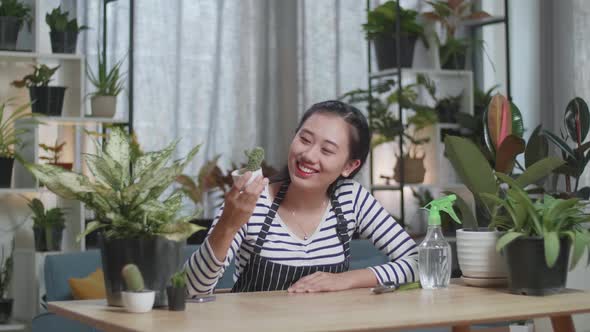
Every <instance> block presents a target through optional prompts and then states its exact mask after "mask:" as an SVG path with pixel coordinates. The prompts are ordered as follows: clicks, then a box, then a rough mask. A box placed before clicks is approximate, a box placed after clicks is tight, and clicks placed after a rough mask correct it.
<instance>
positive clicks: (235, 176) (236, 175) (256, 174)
mask: <svg viewBox="0 0 590 332" xmlns="http://www.w3.org/2000/svg"><path fill="white" fill-rule="evenodd" d="M244 173H246V169H245V168H241V169H236V170H235V171H233V172H231V176H232V178H233V180H234V183H236V182H237V181H238V179H239V178H240V176H242V175H244ZM259 176H260V177H262V176H264V175H263V174H262V168H259V169H257V170H255V171H254V172H252V176H250V178H249V179H248V182H246V184H245V185H244V186H247V185H249V184H250V183H252V181H254V179H256V178H257V177H259Z"/></svg>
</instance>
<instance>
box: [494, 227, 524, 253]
mask: <svg viewBox="0 0 590 332" xmlns="http://www.w3.org/2000/svg"><path fill="white" fill-rule="evenodd" d="M521 236H524V234H523V233H520V232H515V231H508V232H506V234H504V235H502V236H501V237H500V238H499V239H498V242H496V251H498V252H500V251H502V249H504V247H506V246H507V245H508V244H509V243H510V242H512V241H514V240H516V239H518V238H519V237H521Z"/></svg>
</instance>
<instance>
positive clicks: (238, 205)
mask: <svg viewBox="0 0 590 332" xmlns="http://www.w3.org/2000/svg"><path fill="white" fill-rule="evenodd" d="M251 176H252V172H246V173H244V175H242V176H241V177H240V178H239V179H238V180H237V181H235V182H234V185H233V186H232V188H231V189H230V191H229V192H228V193H227V194H225V206H224V207H223V213H222V214H221V217H220V218H219V224H223V227H226V228H229V229H231V230H234V231H235V232H237V231H238V230H239V229H240V227H242V225H244V224H246V223H247V222H248V220H249V219H250V216H252V213H253V212H254V209H255V208H256V202H257V201H258V197H260V193H262V191H263V190H264V187H265V186H266V185H267V184H268V179H267V178H263V177H261V176H259V177H257V178H256V179H254V181H252V182H251V183H250V184H248V185H246V183H247V182H248V180H249V179H250V177H251ZM218 226H219V225H218Z"/></svg>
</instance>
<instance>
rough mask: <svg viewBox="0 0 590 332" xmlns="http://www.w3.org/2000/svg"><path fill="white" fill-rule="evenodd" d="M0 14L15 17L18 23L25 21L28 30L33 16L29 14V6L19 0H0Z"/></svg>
mask: <svg viewBox="0 0 590 332" xmlns="http://www.w3.org/2000/svg"><path fill="white" fill-rule="evenodd" d="M0 16H10V17H16V18H17V19H18V25H19V26H20V25H22V24H23V23H25V22H26V23H27V24H28V25H29V30H30V28H31V22H32V21H33V17H32V16H31V6H29V5H26V4H24V3H21V2H19V1H18V0H1V1H0Z"/></svg>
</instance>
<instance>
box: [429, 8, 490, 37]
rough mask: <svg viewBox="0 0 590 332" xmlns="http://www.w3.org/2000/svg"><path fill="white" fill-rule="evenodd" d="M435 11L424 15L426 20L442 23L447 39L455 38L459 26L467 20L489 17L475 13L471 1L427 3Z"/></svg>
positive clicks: (485, 13) (484, 13)
mask: <svg viewBox="0 0 590 332" xmlns="http://www.w3.org/2000/svg"><path fill="white" fill-rule="evenodd" d="M427 3H428V4H430V5H431V6H432V8H433V9H434V11H431V12H426V13H424V14H422V15H423V16H424V17H425V18H426V19H428V20H431V21H437V22H440V23H441V24H442V26H443V28H444V29H445V31H446V32H447V39H449V38H454V37H455V32H456V31H457V26H458V25H459V24H460V23H461V22H462V21H465V20H474V19H480V18H484V17H489V16H490V14H488V13H487V12H484V11H473V10H472V8H473V5H472V4H471V1H464V0H454V1H453V0H449V1H442V0H438V1H427Z"/></svg>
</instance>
